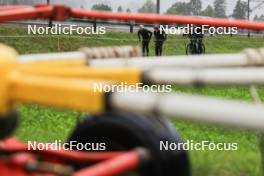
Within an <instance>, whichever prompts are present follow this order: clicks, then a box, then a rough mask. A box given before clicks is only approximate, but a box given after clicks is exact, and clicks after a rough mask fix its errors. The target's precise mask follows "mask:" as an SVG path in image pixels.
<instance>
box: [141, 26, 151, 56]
mask: <svg viewBox="0 0 264 176" xmlns="http://www.w3.org/2000/svg"><path fill="white" fill-rule="evenodd" d="M151 37H152V32H150V31H149V30H147V29H146V28H144V26H143V25H140V26H139V31H138V39H139V41H140V42H142V52H143V56H148V55H149V41H150V39H151Z"/></svg>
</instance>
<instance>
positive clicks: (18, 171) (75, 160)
mask: <svg viewBox="0 0 264 176" xmlns="http://www.w3.org/2000/svg"><path fill="white" fill-rule="evenodd" d="M0 153H1V159H0V175H6V176H7V175H8V176H35V175H38V176H55V175H54V174H52V173H47V172H43V171H42V172H40V171H37V170H36V171H33V172H30V173H28V171H27V170H26V169H25V166H26V165H27V164H30V163H35V162H39V161H41V162H47V163H50V164H52V163H53V164H60V165H61V166H70V164H74V165H78V164H81V165H82V166H85V165H86V166H87V167H85V168H84V169H83V170H80V171H76V172H75V173H74V174H73V175H75V174H76V175H77V176H87V174H91V175H92V176H97V175H98V174H99V176H100V174H101V175H102V174H107V175H109V174H110V175H111V176H113V175H116V174H118V175H119V174H122V173H124V172H128V171H131V170H134V169H136V168H137V167H138V166H139V160H140V156H139V155H140V154H139V153H138V152H136V151H132V152H80V151H68V150H50V149H47V150H28V148H27V146H26V145H24V144H22V143H20V142H19V141H18V140H17V139H16V138H9V139H6V140H3V141H1V142H0ZM3 156H5V157H3ZM39 158H41V160H39ZM102 169H107V170H105V171H104V172H102ZM94 174H97V175H94Z"/></svg>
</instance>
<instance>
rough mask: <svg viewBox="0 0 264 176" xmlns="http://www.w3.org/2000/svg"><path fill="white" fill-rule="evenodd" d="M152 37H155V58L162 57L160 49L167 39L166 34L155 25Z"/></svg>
mask: <svg viewBox="0 0 264 176" xmlns="http://www.w3.org/2000/svg"><path fill="white" fill-rule="evenodd" d="M154 37H155V54H156V56H161V55H162V47H163V44H164V41H165V40H166V39H167V34H166V33H165V31H164V30H161V29H160V28H159V27H158V26H157V25H156V26H155V27H154Z"/></svg>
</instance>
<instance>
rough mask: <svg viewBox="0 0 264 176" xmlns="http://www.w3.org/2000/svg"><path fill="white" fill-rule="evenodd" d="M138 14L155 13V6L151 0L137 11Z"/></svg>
mask: <svg viewBox="0 0 264 176" xmlns="http://www.w3.org/2000/svg"><path fill="white" fill-rule="evenodd" d="M138 12H140V13H155V12H156V4H155V3H154V2H152V0H147V1H146V2H145V4H144V5H143V6H142V7H141V8H140V9H138Z"/></svg>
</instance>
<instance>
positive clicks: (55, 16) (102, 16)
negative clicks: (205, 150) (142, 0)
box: [0, 5, 264, 176]
mask: <svg viewBox="0 0 264 176" xmlns="http://www.w3.org/2000/svg"><path fill="white" fill-rule="evenodd" d="M69 18H87V19H96V20H118V21H130V22H137V23H160V24H193V25H209V26H214V27H219V26H222V27H238V28H240V29H249V30H254V31H262V30H264V23H257V22H248V21H228V20H225V19H214V18H200V17H188V16H172V15H155V14H131V13H111V12H96V11H86V10H79V9H72V8H68V7H66V6H64V5H37V6H35V7H32V6H24V5H19V6H1V7H0V23H3V22H9V21H16V20H26V19H51V20H57V21H65V20H66V19H69ZM0 152H1V153H2V154H3V156H8V157H5V158H2V159H1V160H0V171H1V175H4V176H6V175H12V176H26V175H30V176H34V175H39V174H41V175H43V176H44V175H46V176H47V175H49V176H53V175H57V174H58V173H59V172H61V171H62V170H64V171H65V170H67V164H68V163H75V164H80V163H82V164H83V163H85V164H86V165H87V167H85V168H82V169H80V170H78V171H76V172H74V171H69V173H68V175H73V176H84V175H85V176H113V175H119V174H122V173H125V172H128V171H132V170H136V169H137V168H138V167H139V166H140V165H141V161H142V158H143V159H144V156H146V155H144V154H143V155H142V152H139V151H138V150H134V151H128V152H96V153H93V152H79V151H65V150H61V151H53V150H50V149H47V150H34V151H32V150H28V149H27V146H25V145H23V144H21V143H20V142H19V141H18V140H17V139H15V138H10V139H6V140H4V141H1V142H0ZM145 154H146V153H145ZM39 157H41V158H42V159H43V160H42V161H41V162H39V161H38V158H39ZM145 159H146V157H145ZM63 164H65V165H63ZM39 165H41V166H43V167H42V169H39V168H38V166H39ZM44 166H51V167H50V168H48V167H46V170H45V169H43V168H45V167H44ZM56 173H57V174H56ZM61 174H64V175H67V173H61Z"/></svg>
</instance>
